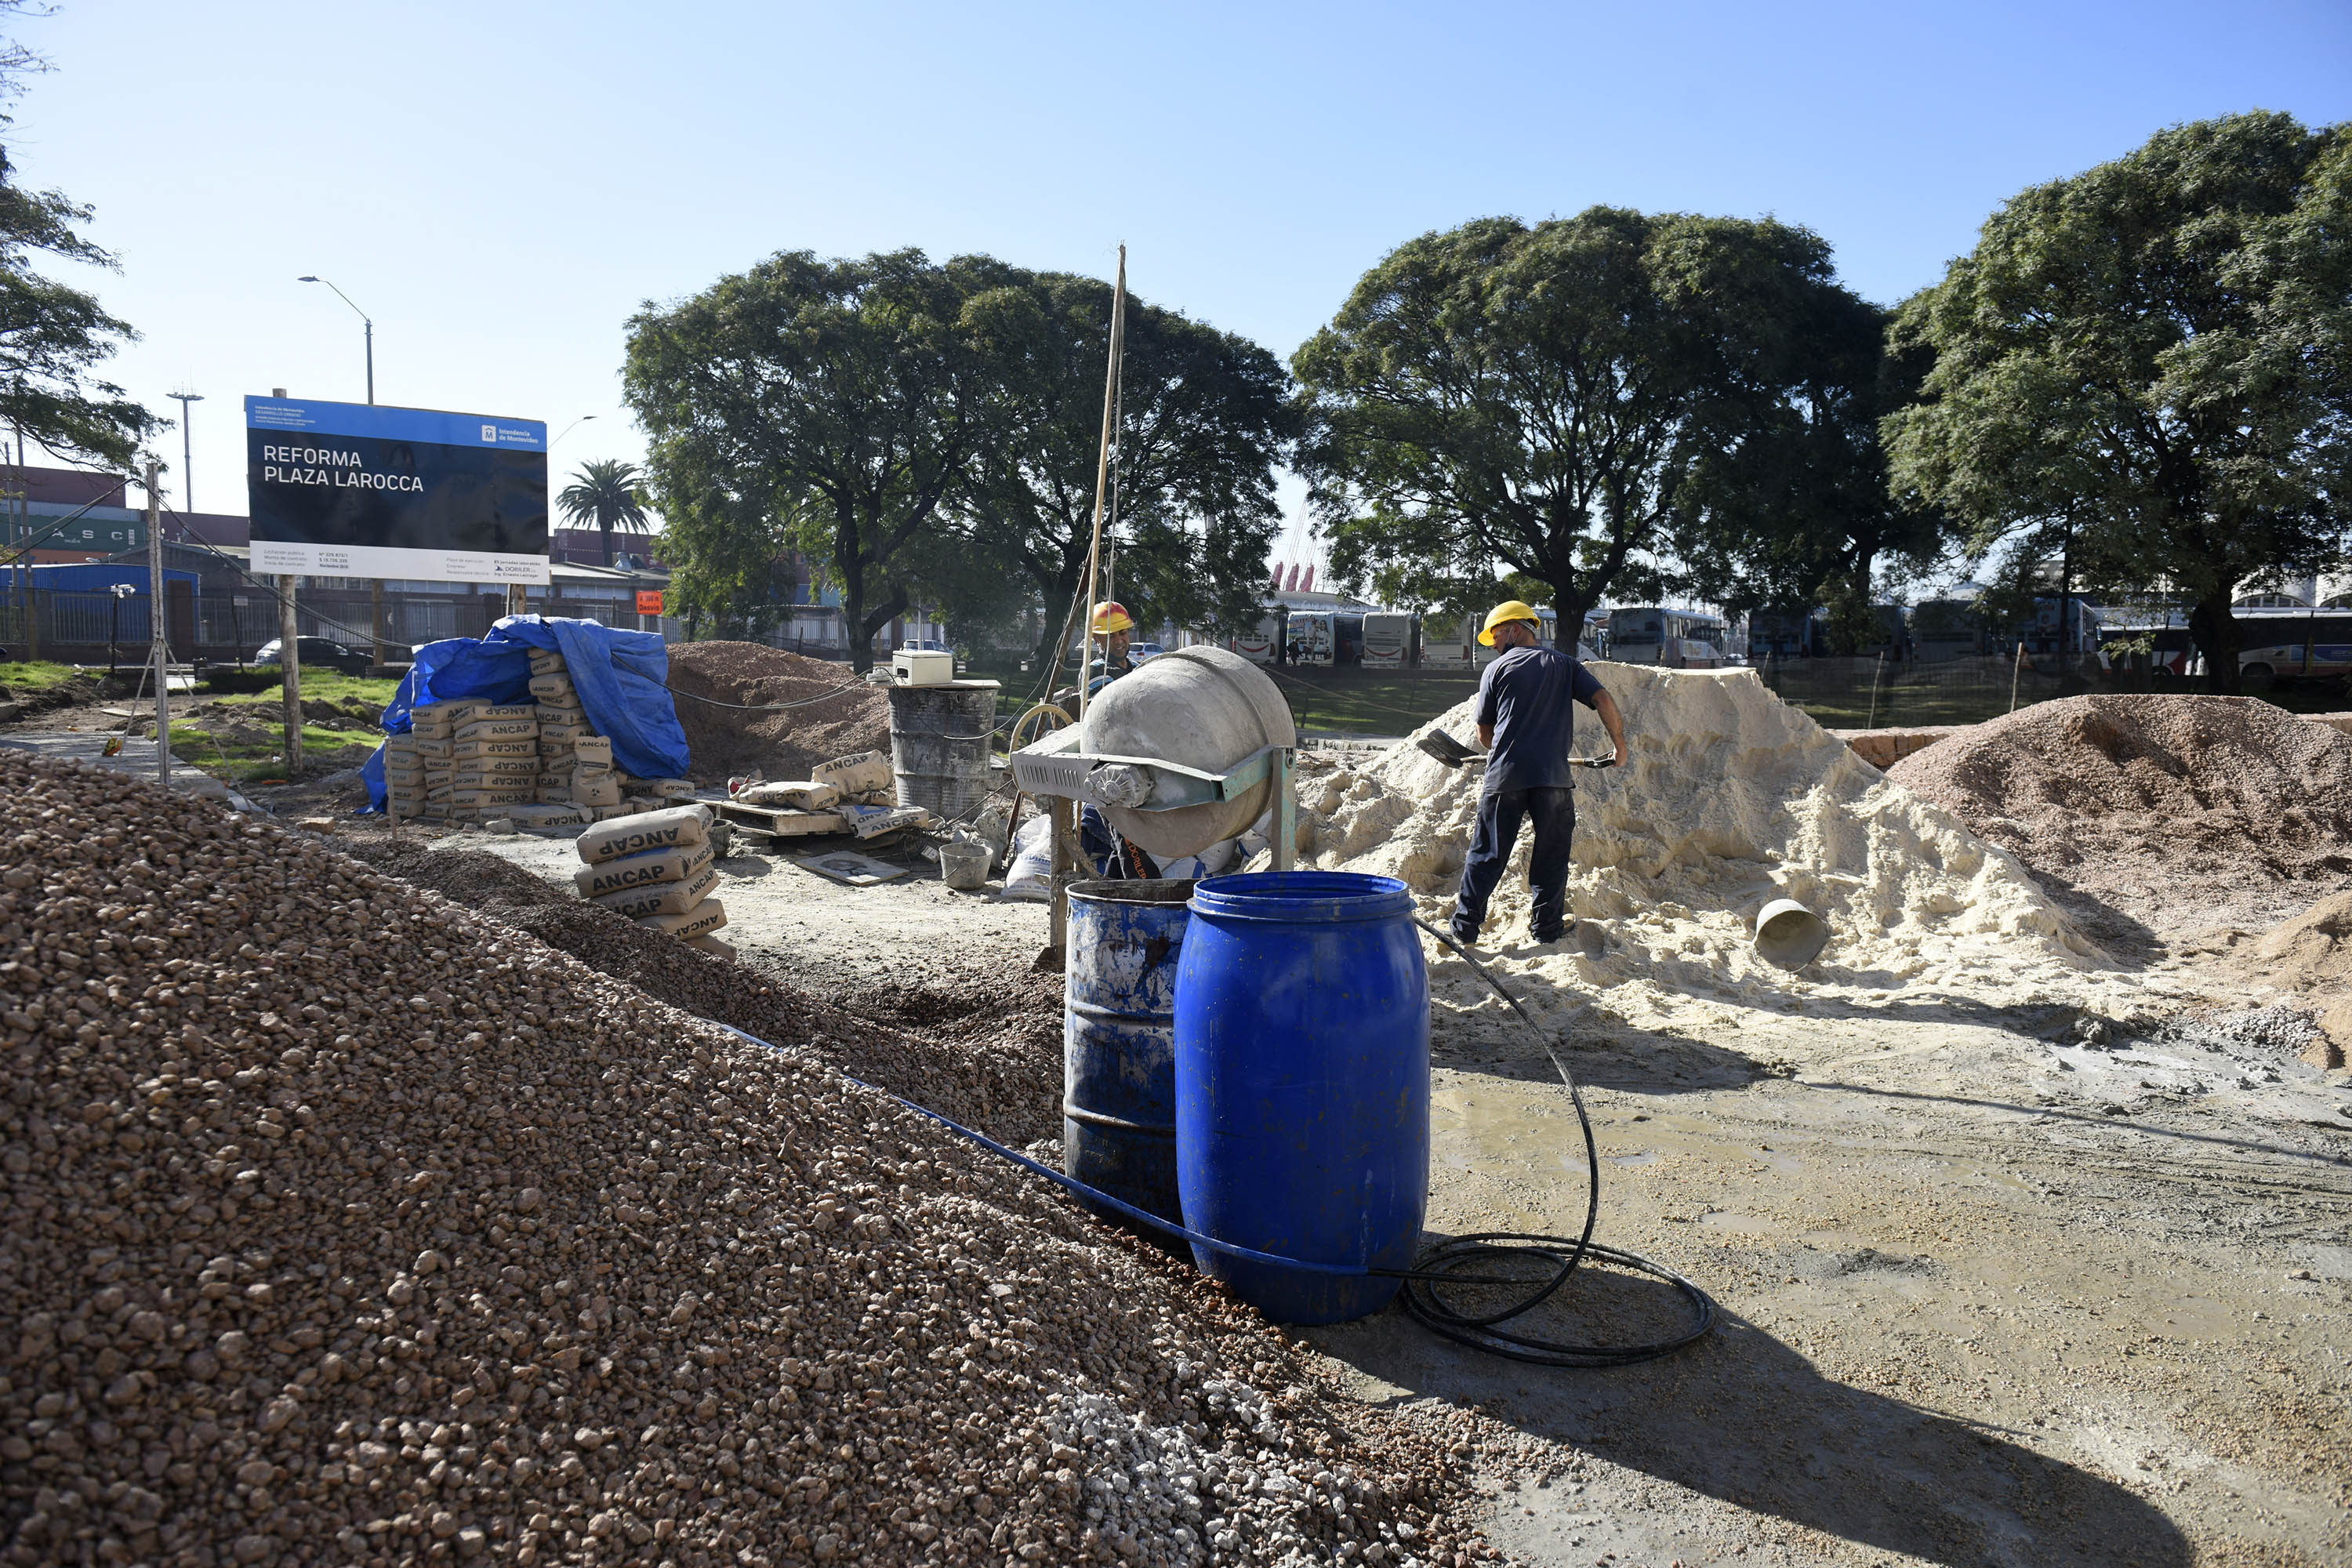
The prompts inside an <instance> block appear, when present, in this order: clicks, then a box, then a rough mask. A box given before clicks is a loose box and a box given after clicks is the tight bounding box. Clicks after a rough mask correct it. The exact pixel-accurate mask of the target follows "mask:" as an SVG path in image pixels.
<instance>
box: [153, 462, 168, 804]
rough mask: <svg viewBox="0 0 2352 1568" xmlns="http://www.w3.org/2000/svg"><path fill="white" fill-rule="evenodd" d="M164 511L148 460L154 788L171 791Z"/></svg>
mask: <svg viewBox="0 0 2352 1568" xmlns="http://www.w3.org/2000/svg"><path fill="white" fill-rule="evenodd" d="M161 521H163V508H162V507H161V506H159V505H157V504H156V500H155V459H154V458H148V459H147V591H148V594H149V595H150V596H149V598H148V600H147V637H148V640H149V642H150V643H151V644H152V647H150V648H149V649H148V657H149V658H150V659H151V660H152V662H153V664H154V666H155V784H156V786H157V787H158V788H161V789H170V788H171V787H172V699H171V696H170V691H171V683H170V680H169V679H168V677H169V674H170V671H171V668H172V658H171V648H170V647H169V646H168V644H167V643H166V641H165V637H164V629H165V628H164V616H163V538H162V535H161V533H160V531H159V530H158V526H157V525H158V524H159V523H160V522H161Z"/></svg>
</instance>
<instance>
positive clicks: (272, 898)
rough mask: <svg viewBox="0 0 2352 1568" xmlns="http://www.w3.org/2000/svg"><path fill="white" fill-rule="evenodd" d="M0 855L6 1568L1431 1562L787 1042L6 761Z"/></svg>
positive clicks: (1151, 1327)
mask: <svg viewBox="0 0 2352 1568" xmlns="http://www.w3.org/2000/svg"><path fill="white" fill-rule="evenodd" d="M0 834H4V835H5V836H6V839H7V842H8V868H7V870H6V871H5V874H4V875H0V883H5V886H4V887H0V952H5V959H0V988H5V999H6V1004H7V1005H6V1010H5V1013H0V1022H5V1026H6V1034H5V1043H0V1048H5V1051H6V1052H7V1055H8V1059H9V1067H10V1088H11V1093H10V1098H9V1100H8V1101H7V1103H6V1104H5V1107H0V1193H5V1200H6V1205H7V1207H6V1210H5V1213H6V1223H7V1226H8V1230H7V1233H6V1245H5V1247H0V1321H5V1322H6V1323H7V1324H8V1325H9V1330H10V1334H9V1339H10V1342H9V1343H8V1344H6V1345H5V1347H0V1348H5V1352H6V1353H7V1361H6V1366H5V1382H0V1498H5V1526H6V1530H7V1535H8V1542H7V1546H8V1551H9V1555H10V1558H11V1560H12V1561H16V1562H28V1563H29V1562H42V1561H61V1560H62V1561H97V1562H108V1563H127V1562H144V1563H166V1562H169V1563H190V1564H207V1565H209V1564H226V1563H238V1564H257V1565H261V1568H273V1565H278V1564H298V1563H299V1564H308V1563H384V1564H392V1563H427V1562H434V1563H440V1562H451V1561H458V1562H464V1561H475V1560H482V1561H488V1562H491V1563H516V1564H519V1565H524V1568H528V1565H531V1564H537V1563H559V1562H560V1563H598V1562H620V1561H625V1560H626V1561H638V1562H645V1563H674V1564H677V1565H678V1568H717V1565H718V1564H720V1563H727V1562H763V1561H764V1562H788V1563H789V1562H805V1561H815V1562H864V1563H910V1562H936V1563H981V1562H987V1563H1022V1562H1038V1561H1047V1562H1055V1563H1072V1562H1088V1561H1093V1562H1117V1561H1124V1562H1144V1563H1200V1562H1212V1561H1222V1562H1265V1563H1278V1562H1292V1561H1313V1562H1323V1561H1334V1560H1339V1558H1340V1557H1341V1556H1342V1554H1344V1555H1345V1556H1346V1557H1347V1558H1348V1559H1349V1560H1367V1561H1374V1562H1382V1561H1398V1562H1405V1563H1412V1562H1415V1561H1428V1560H1431V1559H1432V1558H1433V1557H1435V1558H1439V1560H1443V1559H1444V1558H1451V1559H1452V1560H1454V1562H1456V1563H1460V1562H1464V1561H1465V1560H1466V1558H1467V1554H1468V1553H1467V1552H1466V1551H1465V1550H1463V1548H1464V1546H1465V1544H1466V1537H1465V1532H1464V1530H1463V1527H1462V1526H1461V1524H1460V1523H1459V1522H1458V1521H1454V1520H1453V1519H1450V1518H1448V1517H1446V1516H1445V1514H1444V1511H1443V1510H1442V1509H1440V1508H1438V1507H1437V1506H1436V1505H1435V1504H1433V1500H1432V1499H1433V1496H1435V1495H1438V1494H1439V1492H1440V1489H1439V1487H1438V1486H1437V1484H1436V1483H1437V1481H1438V1479H1439V1476H1440V1473H1441V1472H1440V1467H1441V1466H1442V1465H1444V1464H1445V1463H1446V1462H1447V1457H1446V1456H1445V1455H1444V1454H1441V1453H1439V1452H1438V1451H1436V1450H1433V1449H1432V1448H1430V1447H1426V1446H1423V1444H1422V1443H1420V1441H1419V1440H1418V1439H1417V1438H1416V1437H1415V1436H1412V1428H1409V1427H1407V1426H1404V1424H1402V1423H1401V1422H1398V1421H1395V1420H1392V1419H1391V1418H1387V1417H1383V1416H1380V1415H1373V1414H1370V1413H1363V1412H1359V1411H1354V1410H1351V1409H1348V1408H1346V1407H1339V1406H1326V1405H1323V1404H1321V1403H1319V1402H1318V1400H1317V1399H1316V1398H1315V1396H1314V1395H1313V1394H1311V1393H1310V1392H1309V1391H1307V1389H1305V1388H1297V1387H1289V1386H1286V1385H1289V1384H1294V1383H1299V1382H1303V1381H1304V1374H1303V1370H1302V1368H1301V1366H1300V1364H1299V1363H1298V1362H1297V1360H1296V1359H1295V1358H1294V1357H1293V1356H1292V1355H1291V1354H1290V1353H1289V1352H1287V1351H1286V1348H1285V1347H1284V1345H1283V1343H1282V1342H1281V1341H1280V1340H1279V1339H1278V1338H1277V1337H1276V1336H1275V1335H1273V1334H1271V1333H1269V1332H1267V1331H1264V1330H1262V1329H1259V1328H1256V1327H1255V1326H1253V1324H1252V1322H1251V1321H1249V1319H1248V1318H1247V1315H1246V1314H1245V1313H1244V1312H1243V1311H1242V1310H1240V1309H1238V1308H1237V1307H1234V1306H1231V1305H1230V1304H1228V1303H1226V1302H1225V1301H1223V1300H1222V1299H1220V1298H1218V1297H1216V1296H1214V1295H1213V1294H1212V1293H1211V1292H1210V1291H1209V1290H1208V1289H1205V1288H1204V1287H1202V1286H1201V1285H1199V1284H1198V1283H1197V1282H1196V1281H1194V1280H1192V1279H1190V1278H1189V1277H1187V1276H1184V1275H1181V1274H1179V1273H1178V1272H1177V1271H1175V1270H1174V1269H1172V1268H1168V1267H1165V1266H1162V1265H1160V1264H1157V1263H1155V1262H1154V1261H1153V1260H1152V1259H1151V1258H1150V1257H1148V1256H1144V1255H1143V1254H1142V1250H1141V1249H1139V1248H1134V1247H1124V1246H1122V1245H1121V1244H1119V1243H1118V1242H1116V1241H1114V1240H1108V1239H1106V1236H1105V1233H1103V1232H1101V1231H1099V1230H1097V1229H1096V1228H1094V1227H1093V1226H1090V1225H1089V1224H1088V1222H1087V1221H1086V1220H1085V1219H1084V1218H1083V1217H1082V1216H1081V1215H1079V1214H1078V1213H1077V1211H1076V1210H1075V1209H1074V1208H1073V1207H1071V1206H1070V1205H1066V1204H1065V1203H1063V1202H1061V1201H1060V1200H1059V1199H1058V1198H1057V1197H1055V1196H1053V1195H1051V1190H1050V1189H1047V1188H1044V1187H1042V1186H1041V1185H1040V1184H1035V1183H1034V1182H1032V1181H1031V1180H1030V1179H1028V1178H1026V1177H1022V1176H1019V1175H1018V1174H1017V1173H1010V1172H1009V1171H1008V1169H1007V1167H1004V1166H1003V1165H1002V1164H999V1163H993V1162H975V1161H974V1160H973V1159H972V1158H971V1156H970V1154H969V1153H968V1152H967V1149H966V1147H965V1146H963V1145H961V1143H959V1142H950V1139H949V1136H948V1135H947V1134H945V1133H943V1132H941V1131H938V1130H936V1129H935V1128H934V1126H933V1125H932V1124H931V1123H929V1122H928V1121H924V1120H922V1119H920V1118H919V1117H917V1116H915V1115H914V1114H913V1113H911V1112H908V1111H906V1110H902V1109H900V1108H899V1107H898V1106H897V1105H895V1104H894V1103H892V1102H890V1101H888V1100H884V1099H882V1098H880V1097H879V1096H877V1095H875V1094H872V1093H870V1092H866V1091H863V1090H858V1089H854V1088H852V1087H850V1086H849V1085H847V1084H846V1083H845V1081H844V1080H843V1079H841V1078H840V1077H838V1076H837V1075H836V1074H835V1072H834V1071H833V1070H832V1069H831V1068H828V1067H826V1066H825V1065H824V1064H823V1063H822V1062H820V1061H819V1060H818V1059H817V1058H815V1057H814V1056H813V1055H811V1054H809V1053H808V1052H807V1051H806V1049H805V1048H804V1047H803V1038H804V1037H789V1036H788V1037H787V1038H786V1039H785V1040H784V1041H783V1042H782V1047H783V1048H782V1049H778V1050H770V1049H767V1048H764V1047H757V1046H753V1045H750V1044H748V1043H746V1042H743V1041H741V1040H740V1039H739V1038H738V1037H734V1036H732V1035H729V1034H727V1033H725V1032H723V1031H720V1030H719V1029H716V1028H714V1027H712V1026H709V1025H706V1024H702V1023H699V1022H697V1021H696V1020H694V1019H691V1018H689V1017H688V1016H685V1015H683V1014H681V1013H679V1012H677V1011H676V1010H674V1009H672V1008H669V1007H667V1006H665V1005H661V1004H659V1003H657V1002H655V1001H653V1000H652V999H651V998H649V997H648V996H646V994H644V993H643V992H642V991H639V990H637V989H636V988H635V987H633V986H629V985H625V984H619V983H617V982H614V981H613V980H610V979H607V978H606V977H604V976H603V975H600V974H598V973H595V972H594V971H593V970H591V969H589V968H587V967H586V966H585V965H583V964H581V963H577V962H575V961H573V960H572V959H569V958H567V957H565V956H562V955H560V954H557V953H553V952H550V951H549V950H548V949H546V948H545V947H543V946H541V944H540V943H538V942H534V941H531V940H530V939H528V938H526V937H524V936H522V935H520V933H517V932H514V931H508V930H504V929H501V928H499V926H497V925H494V924H490V923H488V922H485V921H480V920H478V918H476V917H475V916H473V915H472V914H470V913H468V912H467V911H466V910H459V909H457V908H454V907H452V906H451V905H450V904H449V903H448V902H446V900H441V899H438V898H436V897H434V896H432V895H429V894H425V893H422V892H419V891H417V890H415V889H411V888H409V887H407V886H406V885H404V883H402V882H400V881H398V880H396V879H391V878H387V877H385V876H383V874H381V873H380V872H378V871H376V870H374V869H373V868H369V867H367V866H364V865H362V864H360V863H358V862H356V861H353V860H350V859H347V858H343V857H341V856H340V855H338V854H336V853H334V852H333V851H332V850H331V849H329V848H328V847H325V846H323V845H321V844H320V843H319V842H318V841H316V840H315V839H310V838H308V837H304V836H301V835H299V834H292V833H288V832H284V831H281V830H278V829H277V828H275V827H272V826H262V825H257V824H247V823H246V822H244V821H241V820H240V819H238V818H236V817H234V816H230V815H228V814H227V813H226V812H223V811H220V810H218V809H216V808H214V807H212V806H209V805H205V804H204V803H201V802H196V801H192V800H188V799H184V798H167V797H164V796H162V795H157V794H155V793H154V792H152V790H151V789H150V788H149V787H148V786H146V785H143V784H137V783H135V782H133V781H131V780H128V779H125V778H122V777H121V776H120V775H114V774H108V773H98V772H96V771H93V770H88V769H81V768H76V767H69V766H58V765H57V764H53V763H42V762H37V761H34V760H32V759H29V758H22V759H20V758H16V757H12V756H6V755H0ZM673 945H674V944H673ZM1270 1389H1282V1390H1284V1392H1283V1393H1281V1394H1275V1395H1271V1396H1269V1395H1268V1394H1263V1393H1261V1392H1259V1391H1261V1390H1270ZM1335 1410H1336V1411H1337V1412H1338V1413H1339V1415H1341V1416H1345V1417H1346V1418H1347V1419H1349V1420H1350V1421H1352V1422H1353V1423H1354V1426H1353V1428H1352V1429H1351V1428H1350V1427H1348V1426H1342V1425H1340V1423H1339V1419H1337V1418H1335V1415H1334V1411H1335ZM1465 1451H1466V1450H1465V1449H1463V1448H1461V1447H1456V1448H1454V1450H1452V1454H1453V1456H1454V1458H1457V1459H1458V1458H1459V1456H1460V1455H1461V1454H1463V1453H1464V1452H1465ZM1147 1467H1148V1468H1147ZM1433 1542H1444V1545H1443V1546H1438V1545H1433ZM1351 1549H1352V1550H1351Z"/></svg>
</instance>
